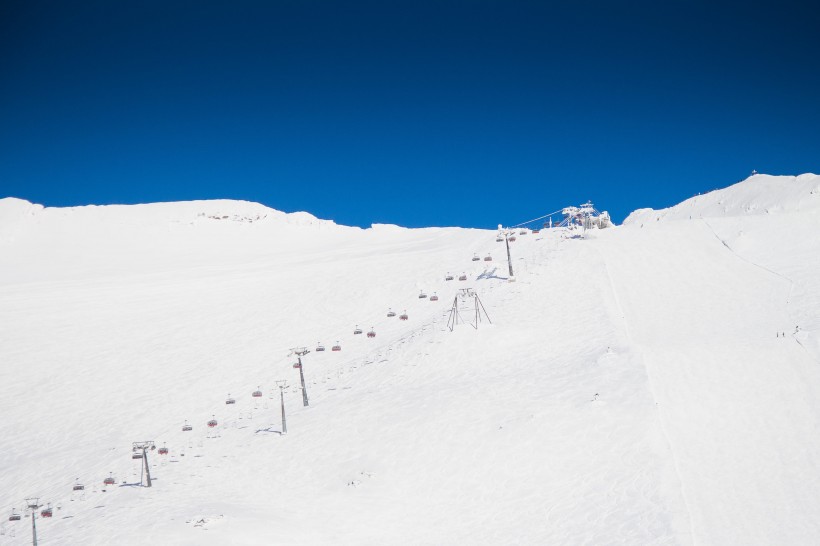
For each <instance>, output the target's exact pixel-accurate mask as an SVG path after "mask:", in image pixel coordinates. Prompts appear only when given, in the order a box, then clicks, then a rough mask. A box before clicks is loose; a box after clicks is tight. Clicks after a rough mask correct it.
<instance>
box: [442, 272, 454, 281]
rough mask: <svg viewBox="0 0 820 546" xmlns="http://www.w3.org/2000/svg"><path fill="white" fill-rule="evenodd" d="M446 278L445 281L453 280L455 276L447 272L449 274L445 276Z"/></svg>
mask: <svg viewBox="0 0 820 546" xmlns="http://www.w3.org/2000/svg"><path fill="white" fill-rule="evenodd" d="M444 280H445V281H452V280H453V276H452V275H450V274H449V273H447V276H446V277H444Z"/></svg>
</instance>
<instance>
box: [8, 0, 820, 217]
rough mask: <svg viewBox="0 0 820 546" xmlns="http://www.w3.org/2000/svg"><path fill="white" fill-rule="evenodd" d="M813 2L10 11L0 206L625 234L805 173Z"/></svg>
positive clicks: (175, 5) (817, 45) (811, 127)
mask: <svg viewBox="0 0 820 546" xmlns="http://www.w3.org/2000/svg"><path fill="white" fill-rule="evenodd" d="M808 5H809V3H806V2H802V3H794V4H790V3H788V2H778V3H774V2H772V3H771V4H769V5H761V4H754V3H748V2H747V3H737V4H734V5H733V4H729V3H725V4H721V3H719V2H692V1H688V2H675V1H672V2H629V3H622V2H594V1H593V2H566V3H551V2H515V1H509V0H508V1H482V0H473V1H459V2H455V1H451V0H439V1H436V2H425V1H414V2H398V1H397V2H385V1H380V2H356V1H355V0H351V1H350V2H323V1H319V0H287V1H274V0H270V1H265V2H243V1H237V2H230V3H228V2H209V1H196V2H195V1H186V2H174V1H164V2H153V1H140V2H136V1H132V2H93V1H87V2H78V3H70V2H33V1H30V0H6V1H5V2H3V3H2V6H1V7H0V119H1V120H2V122H0V196H15V197H21V198H25V199H28V200H30V201H34V202H38V203H42V204H45V205H48V206H69V205H82V204H106V203H140V202H152V201H174V200H189V199H212V198H235V199H247V200H252V201H258V202H261V203H264V204H266V205H268V206H271V207H274V208H277V209H280V210H284V211H288V212H292V211H296V210H307V211H309V212H311V213H313V214H315V215H317V216H319V217H322V218H330V219H333V220H335V221H337V222H339V223H344V224H352V225H362V226H367V225H370V224H371V223H374V222H389V223H397V224H401V225H406V226H413V227H415V226H430V225H461V226H469V227H489V228H492V227H494V226H495V225H496V224H498V223H505V224H514V223H517V222H519V221H523V220H526V219H529V218H532V217H535V216H538V215H540V214H543V213H546V212H550V211H552V210H555V209H558V208H560V207H562V206H566V205H570V204H578V203H580V202H582V201H585V200H588V199H591V200H593V201H594V202H595V203H596V205H597V206H598V207H599V208H601V209H608V210H609V211H610V212H611V213H612V215H613V217H614V218H615V219H616V221H620V220H622V219H623V218H624V216H625V215H626V214H628V212H629V211H631V210H633V209H635V208H641V207H655V208H658V207H664V206H669V205H672V204H674V203H677V202H679V201H681V200H683V199H686V198H688V197H690V196H692V195H694V194H696V193H698V192H705V191H708V190H711V189H714V188H717V187H722V186H727V185H729V184H732V183H734V182H736V181H738V180H741V179H743V178H745V177H746V176H747V175H748V174H749V173H750V172H751V170H752V169H756V170H758V171H760V172H766V173H772V174H799V173H802V172H820V131H818V127H820V99H818V96H820V70H818V61H817V59H818V58H820V33H819V32H818V31H817V29H818V28H820V18H818V15H817V13H816V10H813V9H811V8H810V7H808Z"/></svg>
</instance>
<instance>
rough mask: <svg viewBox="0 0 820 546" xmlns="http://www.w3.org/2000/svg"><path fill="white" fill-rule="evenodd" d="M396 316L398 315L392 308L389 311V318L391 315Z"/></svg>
mask: <svg viewBox="0 0 820 546" xmlns="http://www.w3.org/2000/svg"><path fill="white" fill-rule="evenodd" d="M395 316H396V313H395V312H394V311H393V310H392V309H391V310H390V311H388V312H387V318H391V317H395Z"/></svg>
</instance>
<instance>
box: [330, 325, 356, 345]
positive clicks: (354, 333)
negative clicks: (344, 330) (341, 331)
mask: <svg viewBox="0 0 820 546" xmlns="http://www.w3.org/2000/svg"><path fill="white" fill-rule="evenodd" d="M361 333H362V329H361V328H359V327H358V326H356V329H355V330H353V335H354V336H357V335H359V334H361ZM335 350H336V349H334V351H335Z"/></svg>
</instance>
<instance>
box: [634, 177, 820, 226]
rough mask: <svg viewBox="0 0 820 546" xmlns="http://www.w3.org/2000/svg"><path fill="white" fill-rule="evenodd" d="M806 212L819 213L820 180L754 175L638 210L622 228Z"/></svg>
mask: <svg viewBox="0 0 820 546" xmlns="http://www.w3.org/2000/svg"><path fill="white" fill-rule="evenodd" d="M809 210H814V211H817V210H820V176H818V175H816V174H811V173H806V174H801V175H799V176H771V175H767V174H754V175H752V176H750V177H749V178H747V179H746V180H743V181H741V182H738V183H737V184H734V185H732V186H729V187H728V188H723V189H719V190H714V191H711V192H709V193H705V194H702V195H696V196H695V197H692V198H690V199H687V200H686V201H683V202H682V203H679V204H677V205H675V206H673V207H669V208H667V209H661V210H654V209H638V210H636V211H634V212H633V213H632V214H630V215H629V216H628V217H627V218H626V220H624V225H630V224H642V223H646V222H655V221H658V220H686V219H690V218H718V217H726V216H748V215H757V214H778V213H786V212H796V211H809Z"/></svg>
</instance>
